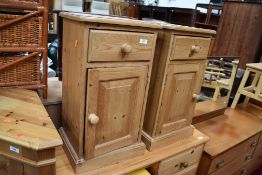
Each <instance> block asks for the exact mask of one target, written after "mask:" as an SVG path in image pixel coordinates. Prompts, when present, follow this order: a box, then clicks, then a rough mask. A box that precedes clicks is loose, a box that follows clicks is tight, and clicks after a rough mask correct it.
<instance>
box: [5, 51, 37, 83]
mask: <svg viewBox="0 0 262 175" xmlns="http://www.w3.org/2000/svg"><path fill="white" fill-rule="evenodd" d="M18 58H19V57H18V56H0V67H1V66H2V65H4V64H7V63H10V62H12V61H15V60H16V59H18ZM40 77H41V76H40V58H39V56H33V57H32V58H29V59H27V60H24V61H21V62H19V63H18V64H14V65H12V66H10V67H7V68H5V69H3V70H0V87H1V86H21V85H34V84H39V83H40Z"/></svg>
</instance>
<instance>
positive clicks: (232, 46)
mask: <svg viewBox="0 0 262 175" xmlns="http://www.w3.org/2000/svg"><path fill="white" fill-rule="evenodd" d="M261 19H262V6H261V4H252V3H238V2H225V3H224V5H223V12H222V15H221V18H220V21H219V26H218V30H217V36H216V39H215V42H214V47H213V49H212V55H213V56H240V63H239V67H241V68H244V67H245V65H246V63H252V62H258V61H259V58H260V56H261V52H262V51H261V47H262V42H261V37H262V20H261Z"/></svg>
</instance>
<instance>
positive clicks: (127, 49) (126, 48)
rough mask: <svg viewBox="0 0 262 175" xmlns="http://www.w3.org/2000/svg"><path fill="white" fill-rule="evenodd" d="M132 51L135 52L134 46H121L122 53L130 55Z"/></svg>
mask: <svg viewBox="0 0 262 175" xmlns="http://www.w3.org/2000/svg"><path fill="white" fill-rule="evenodd" d="M132 50H133V48H132V46H131V45H129V44H126V43H125V44H123V45H122V46H121V52H122V53H130V52H132Z"/></svg>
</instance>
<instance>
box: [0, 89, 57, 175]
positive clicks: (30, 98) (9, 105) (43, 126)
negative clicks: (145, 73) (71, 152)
mask: <svg viewBox="0 0 262 175" xmlns="http://www.w3.org/2000/svg"><path fill="white" fill-rule="evenodd" d="M61 145H62V139H61V138H60V136H59V133H58V132H57V130H56V128H55V126H54V125H53V123H52V121H51V119H50V117H49V116H48V114H47V112H46V110H45V107H44V106H43V104H42V103H41V100H40V98H39V97H38V94H37V93H36V92H34V91H30V90H25V89H7V88H1V89H0V174H1V175H5V174H8V175H55V174H56V166H55V165H56V158H55V148H56V147H58V146H61Z"/></svg>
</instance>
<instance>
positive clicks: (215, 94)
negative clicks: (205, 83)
mask: <svg viewBox="0 0 262 175" xmlns="http://www.w3.org/2000/svg"><path fill="white" fill-rule="evenodd" d="M219 94H220V87H219V86H218V85H217V87H216V89H215V92H214V95H213V101H217V98H218V96H219Z"/></svg>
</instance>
